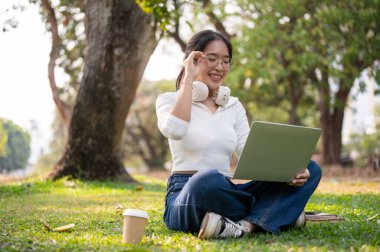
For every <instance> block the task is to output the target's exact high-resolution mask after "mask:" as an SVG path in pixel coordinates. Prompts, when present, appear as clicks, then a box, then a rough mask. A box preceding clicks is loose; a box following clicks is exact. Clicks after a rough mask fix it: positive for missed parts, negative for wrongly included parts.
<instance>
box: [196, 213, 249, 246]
mask: <svg viewBox="0 0 380 252" xmlns="http://www.w3.org/2000/svg"><path fill="white" fill-rule="evenodd" d="M250 232H251V229H250V228H249V227H248V226H246V225H244V221H238V222H233V221H231V220H229V219H227V218H225V217H223V216H221V215H219V214H216V213H212V212H208V213H206V215H205V217H204V218H203V220H202V224H201V229H200V230H199V234H198V238H201V239H211V238H238V237H242V236H243V235H245V234H248V233H250Z"/></svg>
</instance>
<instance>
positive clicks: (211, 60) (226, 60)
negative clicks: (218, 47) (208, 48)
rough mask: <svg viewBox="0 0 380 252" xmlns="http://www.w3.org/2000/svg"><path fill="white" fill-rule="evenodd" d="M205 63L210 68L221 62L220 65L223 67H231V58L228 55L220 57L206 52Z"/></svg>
mask: <svg viewBox="0 0 380 252" xmlns="http://www.w3.org/2000/svg"><path fill="white" fill-rule="evenodd" d="M206 60H207V65H208V66H209V67H211V68H213V67H216V66H217V65H219V63H220V62H221V63H222V66H223V68H224V69H230V67H231V58H230V57H223V58H222V59H220V58H219V57H218V56H217V55H215V54H207V55H206Z"/></svg>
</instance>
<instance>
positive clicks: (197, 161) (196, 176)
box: [156, 30, 321, 239]
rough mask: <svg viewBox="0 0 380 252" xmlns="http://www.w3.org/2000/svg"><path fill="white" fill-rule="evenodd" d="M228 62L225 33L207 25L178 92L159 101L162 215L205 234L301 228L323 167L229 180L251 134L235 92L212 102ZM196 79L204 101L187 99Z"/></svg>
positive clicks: (191, 47)
mask: <svg viewBox="0 0 380 252" xmlns="http://www.w3.org/2000/svg"><path fill="white" fill-rule="evenodd" d="M231 60H232V46H231V43H230V41H229V40H228V39H227V37H226V36H224V35H223V34H221V33H219V32H215V31H211V30H205V31H201V32H199V33H197V34H195V35H194V36H193V37H192V38H191V39H190V41H189V43H188V45H187V48H186V53H185V60H184V68H183V69H182V71H181V72H180V74H179V76H178V79H177V83H176V88H177V91H176V92H168V93H164V94H161V95H160V96H159V97H158V98H157V101H156V112H157V117H158V127H159V129H160V131H161V132H162V134H164V135H165V136H166V137H167V138H168V140H169V146H170V151H171V154H172V161H173V167H172V171H171V173H172V174H171V176H170V177H169V179H168V187H167V194H166V202H165V213H164V220H165V223H166V225H167V226H168V228H169V229H171V230H178V231H184V232H191V233H198V237H199V238H202V239H209V238H230V237H234V238H236V237H242V236H244V235H246V234H249V233H252V232H254V231H255V232H258V231H266V232H272V233H279V232H281V231H283V230H287V229H289V228H292V227H300V226H303V225H304V224H305V214H304V208H305V205H306V203H307V202H308V200H309V198H310V196H311V195H312V193H313V192H314V190H315V189H316V187H317V186H318V183H319V181H320V179H321V170H320V167H319V166H318V165H317V163H315V162H314V161H310V162H309V164H308V166H307V168H306V169H305V170H304V171H302V172H301V173H300V174H298V175H297V176H295V177H294V179H293V180H291V181H289V183H278V182H258V181H251V182H248V183H245V184H239V185H237V184H234V183H232V182H231V180H230V178H231V174H230V159H231V156H232V154H233V153H234V152H235V153H236V154H237V156H238V157H239V156H240V154H241V152H242V150H243V147H244V144H245V141H246V139H247V136H248V132H249V125H248V120H247V117H246V111H245V109H244V108H243V106H242V104H241V103H240V102H239V100H238V99H237V98H236V97H230V98H229V99H228V102H227V103H224V104H223V103H220V102H219V103H218V102H217V100H218V98H216V97H217V92H218V90H219V87H220V86H222V84H223V81H224V80H225V79H226V76H227V74H228V72H229V70H230V67H231ZM194 81H201V82H203V83H205V84H206V85H207V88H208V91H209V92H208V93H209V95H208V96H207V98H206V99H204V100H203V101H193V100H192V84H193V82H194ZM217 103H218V104H217Z"/></svg>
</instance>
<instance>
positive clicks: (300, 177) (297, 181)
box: [288, 169, 310, 186]
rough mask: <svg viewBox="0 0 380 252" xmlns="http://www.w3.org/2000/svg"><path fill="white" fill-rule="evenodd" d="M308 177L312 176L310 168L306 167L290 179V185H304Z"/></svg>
mask: <svg viewBox="0 0 380 252" xmlns="http://www.w3.org/2000/svg"><path fill="white" fill-rule="evenodd" d="M308 178H310V172H309V170H308V169H305V170H303V171H301V172H300V173H298V174H297V175H296V176H295V177H294V178H293V179H292V180H291V181H289V182H288V185H291V186H303V185H304V184H305V183H306V181H307V180H308Z"/></svg>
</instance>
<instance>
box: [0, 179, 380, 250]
mask: <svg viewBox="0 0 380 252" xmlns="http://www.w3.org/2000/svg"><path fill="white" fill-rule="evenodd" d="M134 177H135V178H136V179H137V180H138V181H139V182H140V183H141V184H142V186H136V185H128V184H124V183H121V182H83V181H74V182H73V181H69V180H65V179H62V180H59V181H56V182H49V181H48V182H46V181H42V180H40V179H36V178H34V179H30V180H24V181H21V182H13V183H8V184H3V185H0V205H1V209H0V223H1V231H0V251H380V216H378V217H376V215H377V214H379V209H380V190H379V182H376V181H375V182H360V181H355V182H353V181H350V182H347V181H346V182H344V181H334V180H325V181H322V183H321V185H320V187H319V188H318V190H317V192H316V193H315V194H314V195H313V197H312V198H311V200H310V202H309V204H308V205H307V207H306V210H308V211H323V212H329V213H336V214H339V215H341V216H343V217H344V218H346V221H344V222H339V223H318V224H315V223H308V224H307V226H306V228H303V229H301V230H293V231H289V232H285V233H282V234H280V235H271V234H259V235H258V234H256V235H250V236H247V237H245V238H242V239H228V240H210V241H202V240H199V239H198V238H197V237H196V236H194V235H191V234H185V233H180V232H172V231H169V230H168V229H167V228H166V226H165V224H164V222H163V220H162V214H163V204H164V197H165V187H166V185H165V180H164V179H157V178H153V177H150V176H143V175H135V176H134ZM126 208H137V209H143V210H146V211H147V212H148V214H149V215H150V219H149V222H148V225H147V228H146V231H145V236H144V238H143V240H142V242H141V243H140V244H138V245H135V246H133V245H127V244H122V243H121V234H122V225H123V223H122V211H123V210H124V209H126ZM371 217H372V218H371ZM41 218H42V219H43V220H45V221H46V222H47V223H49V225H50V226H51V227H58V226H62V225H65V224H70V223H74V224H75V227H74V228H72V229H71V230H69V231H66V232H52V231H48V230H46V229H45V228H44V226H43V224H42V222H41V221H40V219H41ZM368 219H369V220H368Z"/></svg>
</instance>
